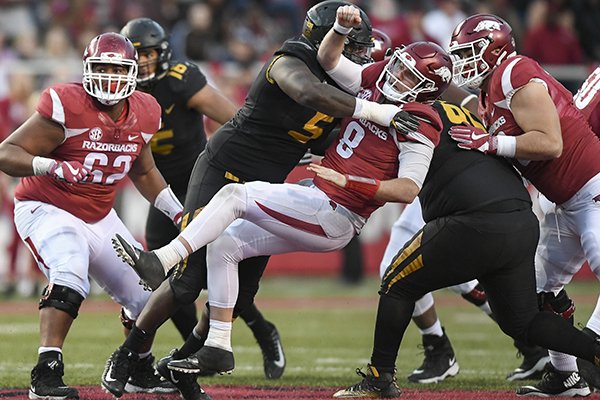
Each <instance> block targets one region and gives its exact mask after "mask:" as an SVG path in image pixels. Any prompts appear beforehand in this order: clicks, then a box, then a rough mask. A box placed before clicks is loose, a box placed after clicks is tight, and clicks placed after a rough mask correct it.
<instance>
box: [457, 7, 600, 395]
mask: <svg viewBox="0 0 600 400" xmlns="http://www.w3.org/2000/svg"><path fill="white" fill-rule="evenodd" d="M450 52H451V53H452V54H453V56H454V57H455V60H454V81H455V83H456V84H458V85H460V86H462V85H468V86H470V87H473V88H479V89H481V92H480V95H479V105H480V114H481V116H482V118H483V121H484V123H485V125H486V126H487V127H488V131H489V134H488V133H487V132H485V131H484V130H482V129H478V128H476V127H472V126H455V127H453V128H452V129H451V131H450V134H451V135H452V137H453V138H454V139H455V140H457V141H458V142H459V146H460V147H462V148H464V149H470V150H477V151H480V152H483V153H486V154H493V155H497V156H503V157H507V158H510V159H511V160H512V162H513V164H514V166H515V167H516V168H517V169H518V170H519V171H520V172H521V174H522V175H523V176H524V177H525V178H526V179H527V180H529V181H530V182H531V183H532V184H533V185H534V186H535V187H536V188H537V189H538V190H539V191H540V192H541V193H542V194H543V195H544V196H545V197H546V198H548V199H549V200H550V201H552V202H554V203H555V204H556V207H555V209H554V210H551V211H550V212H548V213H547V214H546V215H545V217H544V220H543V222H542V226H541V238H540V244H539V246H538V251H537V254H536V262H535V266H536V278H537V279H536V280H537V291H538V296H539V302H540V304H541V307H542V308H543V309H545V310H550V311H553V312H555V313H557V314H558V315H561V316H562V317H564V318H565V319H566V320H568V321H571V322H572V321H573V313H574V311H575V305H574V303H573V301H572V300H571V299H570V298H569V297H568V295H567V293H566V291H565V290H564V286H565V285H566V284H567V283H568V282H570V280H571V278H572V277H573V275H574V274H575V273H576V272H577V271H578V270H579V269H580V268H581V266H582V265H583V263H584V261H585V260H586V259H587V261H588V263H589V265H590V267H591V269H592V271H593V272H594V273H595V274H596V276H597V277H600V236H599V235H598V234H597V231H598V227H599V226H600V209H599V208H598V198H599V196H600V158H598V154H599V153H600V141H598V138H597V137H596V135H595V134H594V132H593V131H592V130H591V128H590V126H589V124H588V122H587V121H586V119H585V117H584V116H583V114H582V113H581V112H580V111H579V110H578V109H577V108H576V107H575V105H574V103H573V96H572V95H571V93H570V92H569V91H568V90H567V89H565V87H564V86H562V85H561V84H560V83H559V82H558V81H556V80H555V79H554V78H553V77H552V76H550V75H549V74H548V73H547V72H546V71H544V70H543V69H542V68H541V67H540V65H539V64H538V63H537V62H536V61H534V60H532V59H530V58H528V57H525V56H522V55H518V54H517V53H516V52H515V43H514V38H513V35H512V29H511V27H510V25H508V24H507V23H506V22H505V21H504V20H502V19H501V18H499V17H497V16H495V15H489V14H477V15H474V16H471V17H469V18H467V19H465V20H464V21H463V22H462V23H460V24H459V25H458V26H457V27H456V29H455V30H454V33H453V35H452V40H451V43H450ZM488 294H489V293H488ZM592 319H593V320H592V321H590V322H588V326H589V325H590V324H592V325H593V326H595V327H600V320H598V318H597V317H596V316H594V315H593V316H592ZM529 339H530V342H533V340H534V338H533V337H531V336H530V338H529ZM550 357H551V361H552V366H553V367H552V369H551V371H550V372H549V373H547V374H546V375H545V376H544V378H543V379H542V381H541V382H539V383H537V384H535V385H529V386H524V387H522V388H520V389H519V390H518V392H517V393H518V394H520V395H535V396H551V395H565V396H575V395H587V394H589V393H590V390H589V387H588V385H587V384H586V383H585V381H584V380H583V379H581V377H580V376H579V374H578V372H577V364H576V360H575V357H572V356H568V355H564V354H563V355H561V354H558V353H557V352H551V353H550Z"/></svg>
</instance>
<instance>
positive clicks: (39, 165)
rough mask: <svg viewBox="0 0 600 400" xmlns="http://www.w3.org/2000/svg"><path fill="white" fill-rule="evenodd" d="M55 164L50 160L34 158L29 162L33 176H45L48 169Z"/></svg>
mask: <svg viewBox="0 0 600 400" xmlns="http://www.w3.org/2000/svg"><path fill="white" fill-rule="evenodd" d="M54 164H56V161H55V160H53V159H51V158H46V157H40V156H35V157H33V160H31V167H32V168H33V175H36V176H39V175H46V174H47V173H48V171H50V168H51V167H52V166H53V165H54Z"/></svg>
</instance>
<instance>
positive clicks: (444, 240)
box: [320, 14, 600, 398]
mask: <svg viewBox="0 0 600 400" xmlns="http://www.w3.org/2000/svg"><path fill="white" fill-rule="evenodd" d="M341 17H344V14H342V15H341ZM345 21H351V17H350V16H347V19H345ZM326 40H327V37H326ZM324 46H325V41H324V44H323V45H322V47H321V49H320V52H321V50H323V49H324ZM397 51H398V50H397ZM332 53H333V54H334V55H335V52H332ZM412 62H413V63H415V61H414V58H413V61H412ZM334 65H335V64H334ZM341 65H342V64H341V63H339V64H338V65H336V66H335V67H334V70H337V69H340V70H342V71H347V70H349V69H350V68H349V67H347V66H344V67H343V68H340V66H341ZM330 68H331V65H329V67H326V69H328V70H329V69H330ZM394 70H395V71H398V72H400V73H403V72H404V71H405V70H404V69H403V68H401V67H398V68H394ZM386 83H388V86H387V88H388V90H394V89H396V88H398V82H397V81H396V80H394V79H388V80H386ZM383 87H384V88H386V86H385V85H384V86H383ZM434 107H435V108H436V110H438V111H439V115H440V117H441V118H442V121H443V124H444V126H443V130H442V134H441V141H440V145H439V146H438V147H437V148H436V150H435V152H434V155H433V159H432V161H431V166H430V168H429V173H428V174H427V177H426V179H425V182H424V184H423V187H422V189H421V192H420V194H419V198H420V199H421V204H422V207H423V218H424V220H425V221H426V222H427V223H426V224H425V226H424V228H423V229H421V230H420V231H419V232H418V233H417V234H416V235H415V236H414V237H413V238H412V239H411V240H409V242H408V243H407V244H406V245H405V246H404V248H403V249H402V250H400V252H398V254H397V255H396V256H395V257H394V259H393V261H392V262H391V264H390V265H389V266H388V268H387V269H386V271H385V274H384V276H383V279H382V285H381V289H380V292H379V293H380V298H379V307H378V313H377V319H376V328H375V345H374V348H373V353H372V356H371V363H370V364H369V365H368V368H367V372H366V373H363V372H361V371H359V374H360V375H362V377H363V379H362V380H361V381H360V382H358V383H357V384H355V385H352V386H350V387H348V388H347V389H344V390H340V391H338V392H337V393H336V394H335V395H334V397H337V398H360V397H374V398H396V397H399V394H400V393H399V390H398V388H397V386H396V382H395V360H396V358H397V355H398V350H399V347H400V343H401V341H402V337H403V334H404V332H405V330H406V328H407V326H408V324H409V322H410V318H411V315H412V313H413V311H414V308H415V300H417V299H419V298H420V297H422V296H423V295H424V294H425V293H428V292H430V291H431V290H435V289H439V288H442V287H446V286H449V285H455V284H459V283H461V282H466V281H469V280H471V279H474V278H477V279H478V280H479V281H480V282H481V283H482V286H483V287H484V288H485V290H486V292H487V295H488V298H489V301H490V304H491V305H492V308H493V309H494V314H495V317H496V319H497V321H498V324H499V325H500V327H501V328H502V330H503V331H504V332H506V333H507V334H509V335H511V336H513V337H514V338H516V339H519V340H522V341H525V342H529V343H533V344H538V345H542V346H543V347H548V348H553V349H555V350H562V351H568V352H570V353H571V354H577V355H578V356H581V357H584V358H585V359H586V360H589V361H593V360H595V359H596V360H597V358H595V357H597V355H598V354H600V344H598V343H597V342H595V341H594V340H593V339H592V338H590V337H589V336H587V335H585V334H584V333H582V332H581V331H579V330H577V329H575V328H574V327H573V326H572V325H571V324H569V323H568V322H567V321H565V320H564V319H563V318H561V317H560V316H558V315H555V314H553V313H548V312H540V311H538V306H537V299H536V295H535V275H534V271H535V270H534V265H533V263H534V257H535V248H536V244H537V240H538V236H539V227H538V220H537V217H536V216H535V215H534V214H533V212H532V211H531V199H530V196H529V194H528V192H527V190H526V189H525V187H524V185H523V183H522V179H521V178H520V176H519V175H518V174H517V173H516V171H515V170H514V169H513V168H512V167H511V166H510V164H509V163H507V162H505V161H503V160H502V159H500V158H496V157H487V158H486V157H485V156H482V154H480V153H477V152H470V153H463V154H460V151H461V150H460V149H459V148H458V147H457V145H456V143H455V142H454V141H452V140H451V138H450V136H449V135H447V133H448V132H451V131H452V129H453V128H455V127H461V128H463V129H466V127H470V128H472V129H478V131H479V132H481V134H484V133H485V130H484V129H483V125H482V124H481V123H480V122H479V121H478V120H477V119H476V118H475V117H474V116H473V115H472V114H471V113H470V112H469V111H468V110H467V109H466V108H463V107H459V106H455V105H452V104H450V103H434ZM486 135H487V134H486ZM463 155H465V156H466V157H463ZM332 180H333V181H336V182H340V183H341V182H343V181H341V180H339V177H332ZM467 187H469V188H475V189H471V190H466V189H465V188H467ZM465 243H468V248H466V249H465V247H464V246H465Z"/></svg>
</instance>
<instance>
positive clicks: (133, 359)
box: [102, 346, 139, 397]
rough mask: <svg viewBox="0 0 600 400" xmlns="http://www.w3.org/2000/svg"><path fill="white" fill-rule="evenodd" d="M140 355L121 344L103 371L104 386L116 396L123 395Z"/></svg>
mask: <svg viewBox="0 0 600 400" xmlns="http://www.w3.org/2000/svg"><path fill="white" fill-rule="evenodd" d="M138 360H139V356H138V355H137V354H135V353H133V352H132V351H130V350H129V349H127V348H125V347H123V346H121V347H119V348H118V349H116V350H115V351H114V352H113V353H112V354H111V355H110V357H109V359H108V360H107V361H106V366H105V367H104V372H103V373H102V387H104V389H106V390H107V391H109V392H110V393H112V395H113V396H115V397H121V396H123V393H124V392H125V385H126V384H127V381H128V380H129V377H130V376H131V375H132V372H133V369H134V368H135V366H136V364H137V362H138Z"/></svg>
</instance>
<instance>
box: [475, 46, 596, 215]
mask: <svg viewBox="0 0 600 400" xmlns="http://www.w3.org/2000/svg"><path fill="white" fill-rule="evenodd" d="M533 79H536V80H540V81H543V82H544V83H545V85H546V86H547V88H548V93H549V94H550V97H551V98H552V100H553V102H554V105H555V106H556V109H557V111H558V115H559V117H560V126H561V129H562V138H563V152H562V155H561V156H560V157H558V158H555V159H552V160H543V161H529V160H514V164H515V166H516V167H517V169H519V171H521V173H522V174H523V176H524V177H525V178H527V179H528V180H529V181H530V182H531V183H533V185H534V186H535V187H536V188H537V189H538V190H539V191H540V192H542V193H543V194H544V195H545V196H546V197H547V198H548V199H550V200H551V201H553V202H555V203H557V204H561V203H563V202H565V201H567V200H568V199H570V198H571V197H572V196H573V195H574V194H575V193H576V192H577V191H578V190H579V189H581V187H582V186H583V185H584V184H585V183H586V182H588V181H589V180H590V179H591V178H592V177H593V176H595V175H596V174H598V173H599V172H600V157H598V154H600V141H598V138H597V137H596V136H595V135H594V133H593V132H592V130H591V128H590V126H589V124H588V123H587V121H586V119H585V118H584V116H583V114H582V113H581V112H580V111H579V110H578V109H577V108H576V107H575V105H574V104H573V96H572V95H571V93H570V92H569V91H568V90H567V89H565V87H564V86H562V85H561V84H560V83H559V82H558V81H556V79H554V78H553V77H552V76H550V74H548V73H547V72H546V71H544V70H543V69H542V67H540V65H539V64H538V63H537V62H535V61H534V60H532V59H530V58H528V57H524V56H515V57H511V58H508V59H507V60H505V61H503V62H502V64H500V65H499V66H498V68H497V69H496V70H495V71H494V72H493V73H492V76H491V78H490V82H489V84H488V87H487V93H485V92H482V93H481V96H480V97H479V114H480V115H481V116H482V117H483V121H484V123H485V125H486V127H487V129H488V131H489V132H490V134H492V135H502V134H504V135H509V136H518V135H521V134H523V130H522V129H521V128H520V127H519V126H518V125H517V123H516V122H515V119H514V117H513V114H512V112H511V110H510V109H509V104H510V99H511V98H512V96H513V95H514V93H515V92H516V91H517V90H518V89H519V88H521V87H523V86H525V85H526V84H527V83H529V82H530V81H531V80H533Z"/></svg>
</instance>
